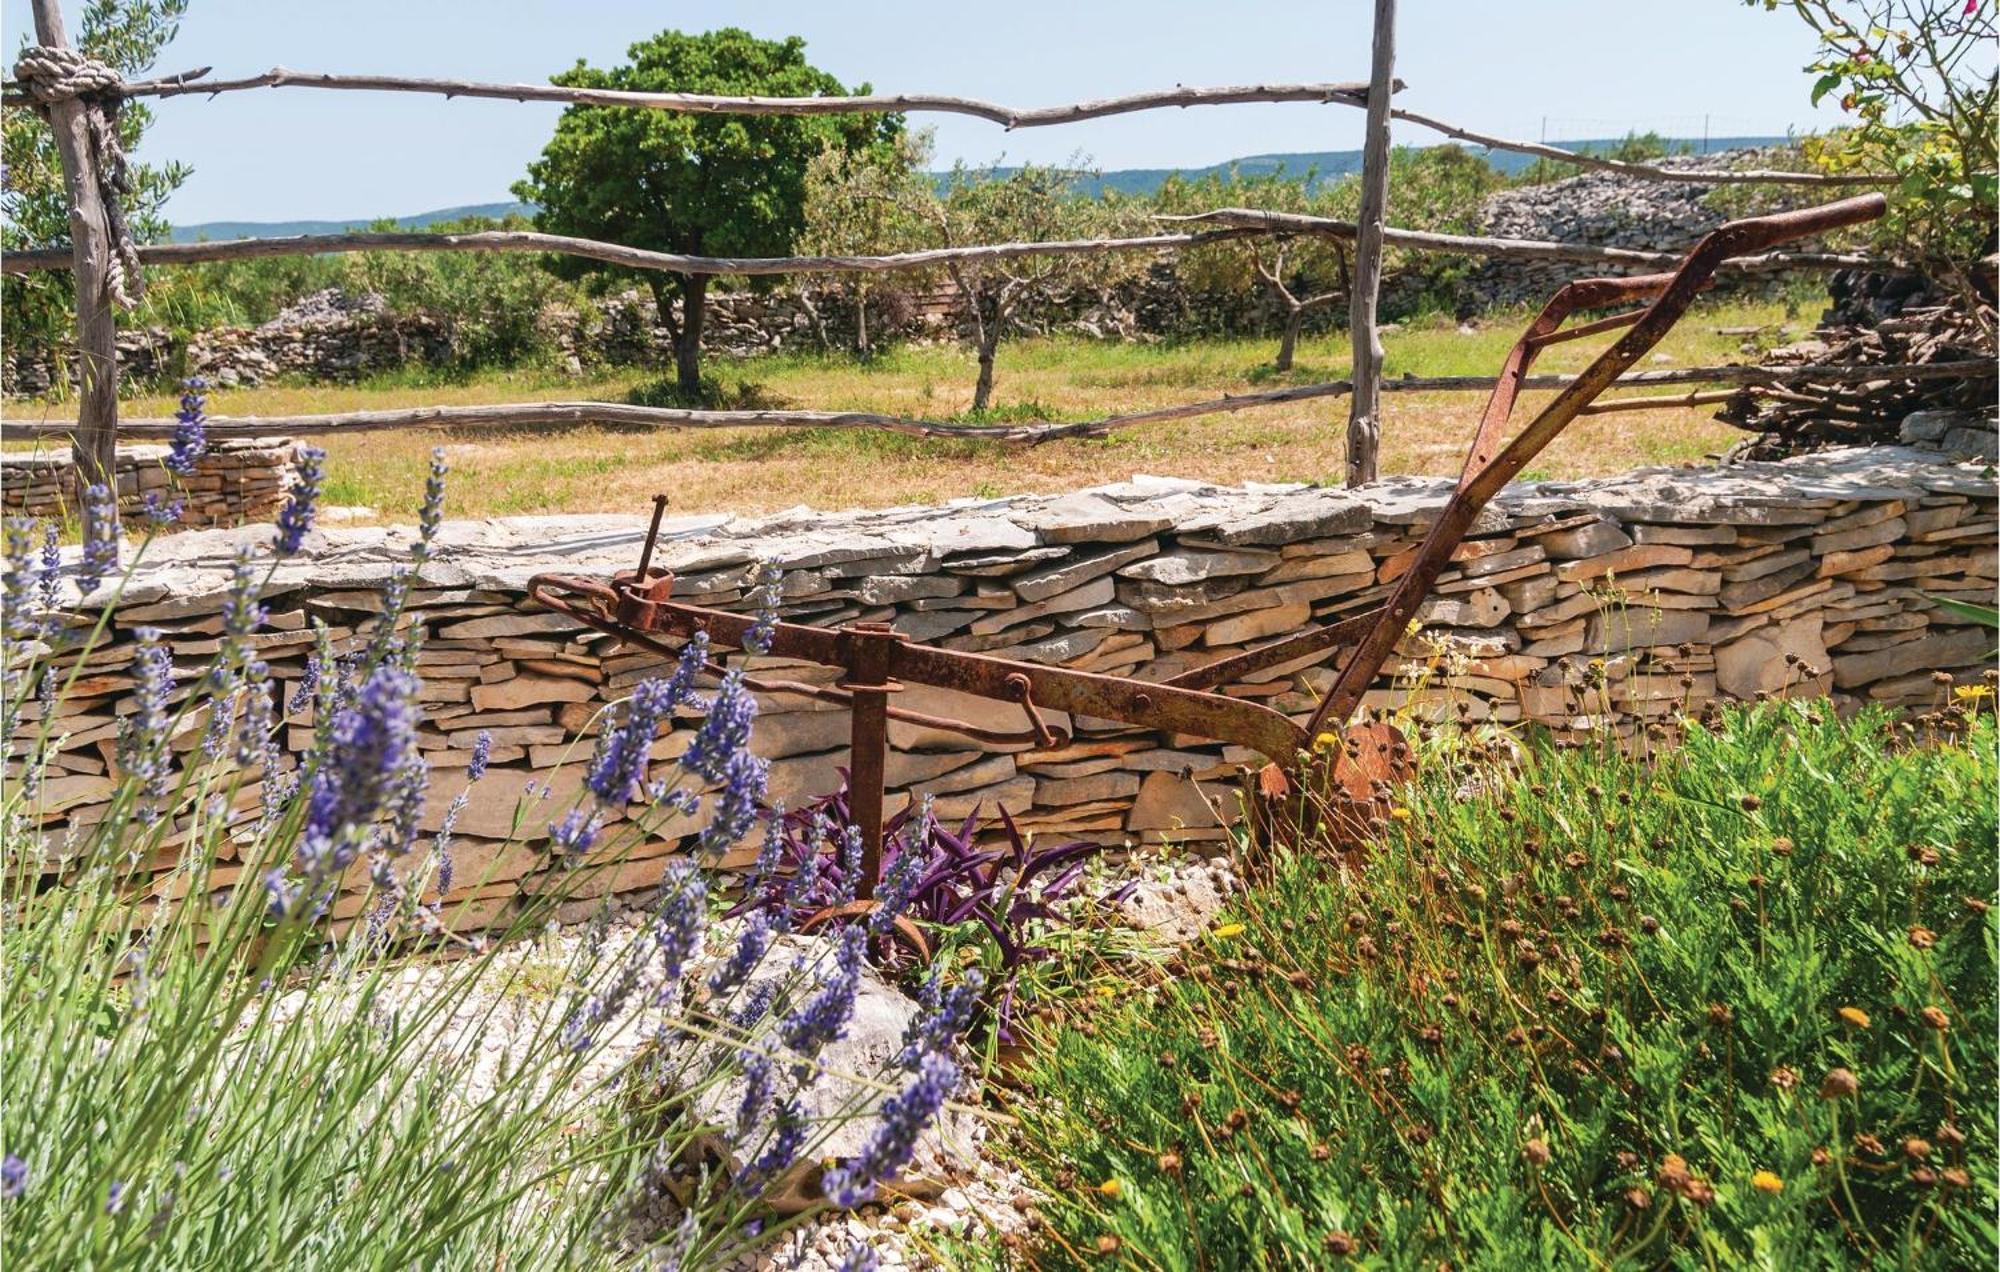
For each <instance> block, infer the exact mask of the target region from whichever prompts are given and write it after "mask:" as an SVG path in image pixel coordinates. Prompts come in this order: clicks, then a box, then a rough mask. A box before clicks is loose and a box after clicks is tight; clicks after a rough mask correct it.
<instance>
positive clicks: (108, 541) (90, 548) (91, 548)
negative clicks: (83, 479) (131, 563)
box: [76, 482, 118, 596]
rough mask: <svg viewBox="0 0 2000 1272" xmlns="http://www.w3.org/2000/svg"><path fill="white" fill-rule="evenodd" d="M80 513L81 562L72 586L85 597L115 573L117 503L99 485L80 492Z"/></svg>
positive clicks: (109, 493)
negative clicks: (81, 496)
mask: <svg viewBox="0 0 2000 1272" xmlns="http://www.w3.org/2000/svg"><path fill="white" fill-rule="evenodd" d="M83 509H84V511H83V526H84V534H83V559H82V562H81V564H79V565H78V567H77V571H76V585H77V587H78V588H79V589H81V590H82V592H83V594H84V595H85V596H89V595H90V594H91V593H92V592H95V591H96V590H97V585H98V584H100V583H102V582H103V581H104V579H105V576H106V575H110V574H116V573H117V572H118V500H117V499H116V498H115V497H113V495H112V493H111V488H110V487H109V486H106V485H104V484H103V483H101V482H100V483H97V484H95V485H91V486H86V487H85V488H84V491H83Z"/></svg>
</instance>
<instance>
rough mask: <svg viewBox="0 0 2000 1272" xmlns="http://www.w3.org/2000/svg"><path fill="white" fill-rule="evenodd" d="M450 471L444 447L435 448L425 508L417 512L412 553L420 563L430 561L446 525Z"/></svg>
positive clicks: (427, 479) (425, 489)
mask: <svg viewBox="0 0 2000 1272" xmlns="http://www.w3.org/2000/svg"><path fill="white" fill-rule="evenodd" d="M448 471H450V470H449V468H448V467H447V466H446V465H445V462H444V447H442V446H437V447H433V448H432V449H431V472H430V476H429V477H426V478H425V479H424V506H423V507H422V508H420V509H418V511H417V546H416V550H415V551H414V552H412V553H411V556H412V557H414V558H415V559H416V560H417V561H418V562H419V563H422V562H424V561H428V560H430V558H431V545H432V543H434V542H435V541H436V540H437V532H438V528H439V527H440V526H442V525H443V524H444V475H445V473H447V472H448Z"/></svg>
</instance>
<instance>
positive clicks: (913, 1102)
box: [821, 1051, 959, 1209]
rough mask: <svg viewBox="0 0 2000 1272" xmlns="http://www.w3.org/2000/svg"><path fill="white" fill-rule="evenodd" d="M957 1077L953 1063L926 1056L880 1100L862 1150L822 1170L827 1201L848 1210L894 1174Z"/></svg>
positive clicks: (910, 1154)
mask: <svg viewBox="0 0 2000 1272" xmlns="http://www.w3.org/2000/svg"><path fill="white" fill-rule="evenodd" d="M958 1082H959V1073H958V1066H957V1065H955V1064H953V1063H952V1062H951V1061H950V1060H949V1059H947V1058H945V1057H944V1056H942V1055H939V1054H938V1053H937V1052H935V1051H934V1052H932V1053H931V1054H929V1055H927V1056H925V1057H924V1060H923V1064H922V1066H921V1067H920V1068H919V1069H918V1070H917V1076H916V1077H915V1078H913V1079H912V1080H911V1082H910V1084H909V1085H908V1086H906V1087H904V1088H903V1089H902V1090H901V1091H899V1092H897V1093H896V1094H895V1095H892V1096H890V1097H889V1098H888V1099H886V1100H884V1101H882V1112H881V1116H880V1120H879V1121H878V1122H877V1123H876V1126H875V1133H874V1134H873V1135H871V1136H869V1137H868V1142H867V1143H866V1144H864V1145H862V1147H861V1152H860V1154H859V1155H858V1156H856V1157H854V1158H852V1159H851V1160H849V1161H845V1162H842V1163H841V1164H840V1165H838V1166H835V1167H834V1168H833V1169H831V1170H829V1171H827V1172H826V1177H825V1179H824V1181H823V1182H822V1184H821V1187H822V1188H823V1189H824V1190H825V1192H826V1197H827V1200H828V1201H831V1202H832V1203H833V1204H834V1205H836V1206H839V1207H841V1208H843V1209H851V1208H853V1207H855V1206H859V1205H861V1204H862V1203H864V1202H866V1201H867V1200H869V1199H870V1198H871V1197H873V1196H874V1195H875V1189H876V1188H877V1187H878V1186H879V1185H881V1184H883V1183H885V1182H886V1181H888V1180H890V1179H893V1178H895V1175H896V1172H897V1171H899V1170H901V1169H902V1168H903V1167H905V1166H907V1165H909V1164H910V1158H912V1157H913V1156H915V1155H916V1151H917V1139H918V1137H920V1136H921V1135H922V1134H923V1133H924V1131H925V1130H926V1129H928V1128H929V1127H930V1124H931V1122H932V1121H933V1120H934V1119H935V1118H936V1117H937V1115H938V1110H939V1109H941V1108H943V1107H944V1102H945V1101H946V1100H948V1099H950V1098H951V1094H952V1092H954V1091H956V1090H957V1089H958Z"/></svg>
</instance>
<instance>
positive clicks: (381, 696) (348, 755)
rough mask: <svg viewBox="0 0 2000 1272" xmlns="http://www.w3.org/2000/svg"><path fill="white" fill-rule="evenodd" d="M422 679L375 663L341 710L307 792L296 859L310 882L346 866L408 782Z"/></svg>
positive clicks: (414, 757) (325, 877) (415, 745)
mask: <svg viewBox="0 0 2000 1272" xmlns="http://www.w3.org/2000/svg"><path fill="white" fill-rule="evenodd" d="M416 694H417V678H416V676H415V675H414V674H412V673H411V672H409V671H407V670H405V669H403V668H401V667H395V666H383V667H377V668H376V669H375V670H374V671H373V672H372V673H370V674H369V677H368V680H367V681H366V683H364V684H363V685H362V686H361V691H360V692H359V693H358V694H357V695H356V696H355V701H354V704H353V705H352V706H347V707H342V708H341V709H340V711H339V712H338V714H336V715H335V716H334V718H333V720H332V723H331V725H330V726H329V728H328V730H327V741H326V746H325V749H324V751H323V753H322V754H321V755H320V757H319V765H318V767H317V769H316V770H315V771H314V773H313V777H312V787H311V789H310V791H309V793H308V795H307V803H306V819H305V829H304V832H303V834H302V836H301V840H300V844H299V848H298V856H299V865H300V868H301V870H302V871H303V872H304V874H305V875H306V878H307V879H308V880H309V881H310V882H311V883H313V884H315V885H317V884H320V883H323V882H325V881H327V880H329V879H331V878H333V877H334V876H336V875H338V874H339V873H340V872H341V871H342V870H345V869H346V868H347V866H348V864H349V863H351V862H352V861H353V860H354V859H355V857H356V856H357V855H358V854H359V853H360V851H361V849H362V847H363V844H364V839H365V837H366V833H367V832H368V830H369V828H370V827H371V826H373V824H374V823H375V820H376V819H377V818H378V817H380V816H381V815H382V814H383V813H384V812H385V811H386V810H387V808H388V806H389V804H390V802H391V800H392V799H394V798H395V797H397V795H398V794H399V792H400V791H401V789H402V787H401V784H402V783H405V782H407V781H408V780H409V778H408V769H409V768H410V765H411V763H412V761H414V760H416V759H417V718H418V711H417V707H416Z"/></svg>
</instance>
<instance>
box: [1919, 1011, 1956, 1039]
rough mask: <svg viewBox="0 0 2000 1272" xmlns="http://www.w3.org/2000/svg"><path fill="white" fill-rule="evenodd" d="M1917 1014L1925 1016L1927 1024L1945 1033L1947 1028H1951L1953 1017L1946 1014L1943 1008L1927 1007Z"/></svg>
mask: <svg viewBox="0 0 2000 1272" xmlns="http://www.w3.org/2000/svg"><path fill="white" fill-rule="evenodd" d="M1917 1014H1918V1015H1919V1016H1922V1017H1923V1019H1924V1023H1925V1024H1927V1025H1929V1026H1930V1027H1931V1028H1933V1029H1935V1030H1937V1031H1938V1032H1939V1033H1943V1032H1944V1031H1945V1030H1947V1029H1949V1028H1951V1017H1950V1016H1947V1015H1945V1014H1944V1011H1943V1009H1942V1008H1939V1007H1926V1008H1924V1009H1923V1010H1922V1011H1920V1012H1918V1013H1917Z"/></svg>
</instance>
